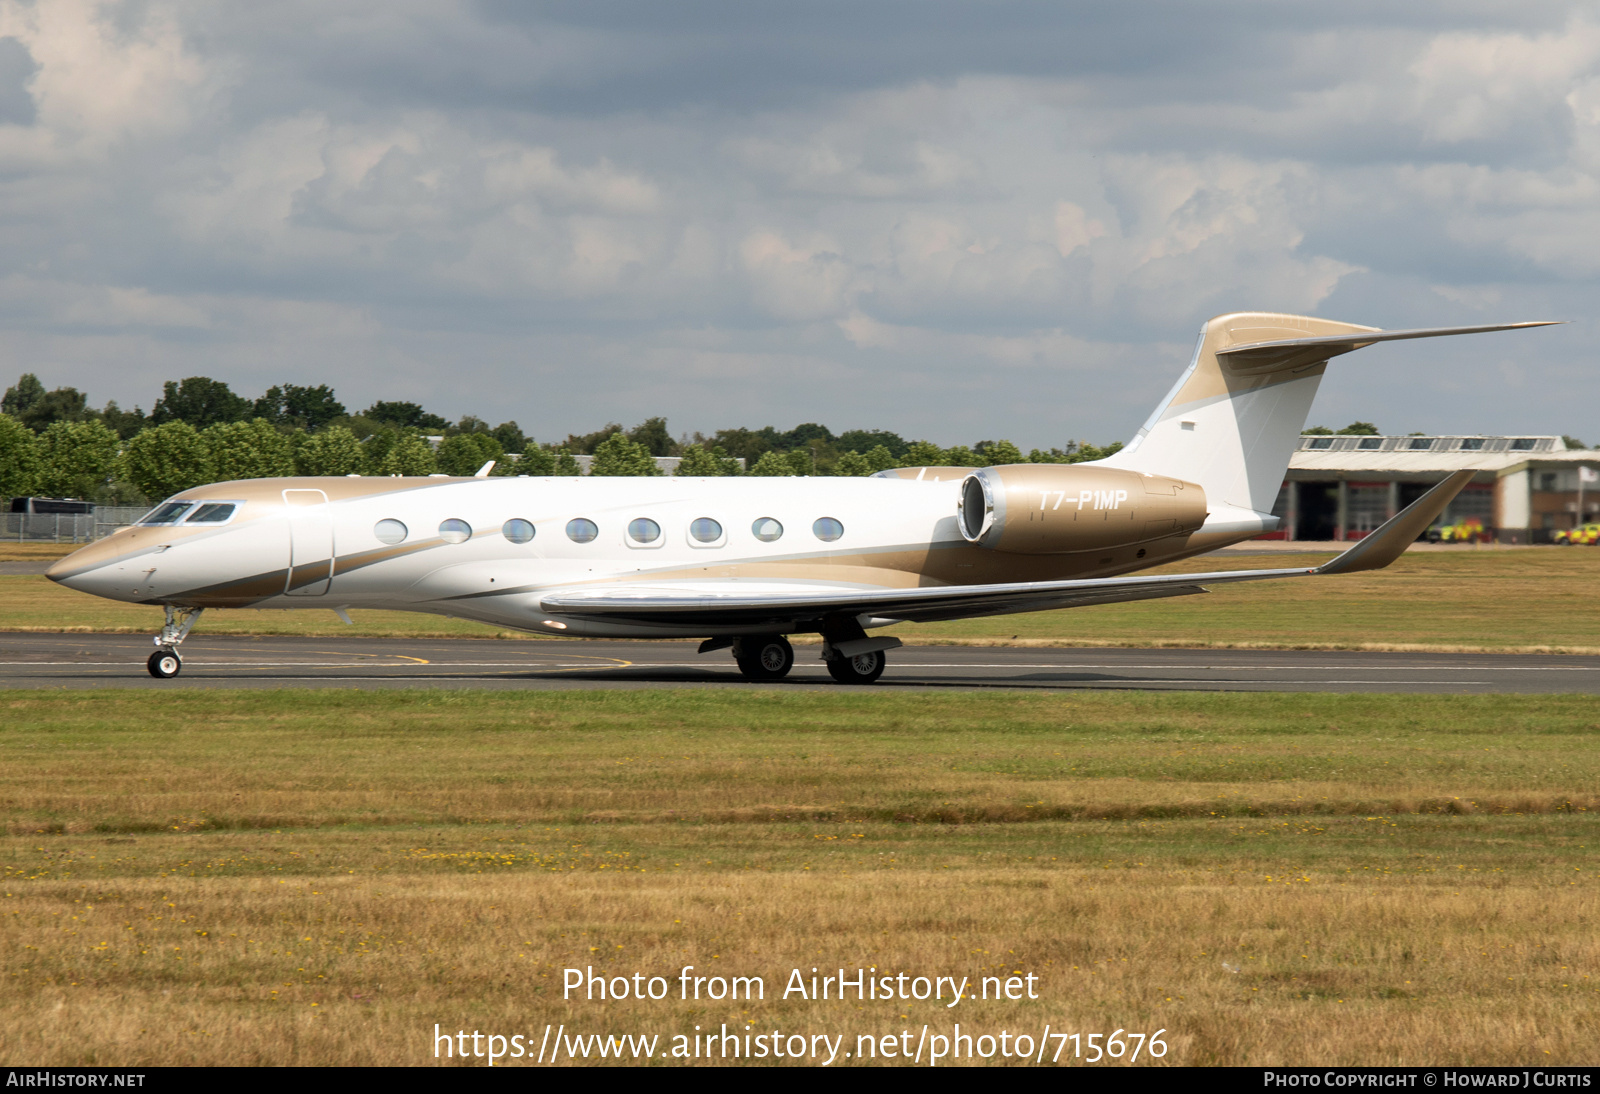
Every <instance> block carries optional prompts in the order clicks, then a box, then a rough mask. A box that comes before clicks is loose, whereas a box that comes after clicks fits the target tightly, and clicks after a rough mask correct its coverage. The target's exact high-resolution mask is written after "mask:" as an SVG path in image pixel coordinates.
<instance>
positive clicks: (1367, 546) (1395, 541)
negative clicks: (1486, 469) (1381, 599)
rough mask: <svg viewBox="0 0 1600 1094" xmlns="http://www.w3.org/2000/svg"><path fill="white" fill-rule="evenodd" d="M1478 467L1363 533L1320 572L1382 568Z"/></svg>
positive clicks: (1453, 496)
mask: <svg viewBox="0 0 1600 1094" xmlns="http://www.w3.org/2000/svg"><path fill="white" fill-rule="evenodd" d="M1476 474H1477V472H1476V471H1457V472H1455V473H1454V474H1453V475H1451V476H1450V477H1449V478H1447V479H1445V480H1444V481H1443V482H1441V483H1440V484H1439V485H1438V486H1435V487H1434V488H1433V489H1432V490H1429V491H1428V492H1427V493H1426V494H1424V495H1422V497H1420V498H1418V499H1417V500H1416V501H1414V502H1412V503H1411V504H1410V505H1408V506H1406V507H1405V508H1404V509H1402V510H1401V511H1400V512H1398V513H1396V514H1395V515H1394V516H1393V517H1391V518H1390V519H1389V520H1387V521H1385V522H1384V523H1383V525H1382V527H1380V528H1379V529H1378V530H1377V531H1375V532H1372V533H1371V534H1370V535H1368V536H1366V537H1364V538H1363V539H1362V540H1361V542H1360V543H1358V544H1356V545H1355V546H1354V547H1352V548H1350V549H1349V550H1348V551H1346V552H1345V553H1344V554H1342V555H1340V556H1339V557H1338V558H1336V559H1334V560H1333V561H1332V562H1329V563H1326V564H1325V565H1322V566H1318V567H1317V569H1316V572H1317V573H1319V574H1353V573H1356V572H1357V571H1360V570H1381V569H1383V568H1384V567H1385V566H1387V565H1389V563H1391V562H1393V561H1394V560H1395V559H1397V558H1399V557H1400V556H1401V555H1402V554H1404V553H1405V549H1406V548H1407V547H1409V546H1411V544H1412V543H1414V542H1416V539H1417V537H1418V536H1420V535H1421V534H1422V533H1423V532H1425V531H1427V529H1428V525H1430V524H1432V523H1433V522H1434V520H1435V519H1436V518H1437V517H1438V516H1439V514H1440V513H1442V512H1444V507H1445V506H1447V505H1449V504H1450V503H1451V502H1452V501H1454V500H1455V497H1456V495H1457V494H1459V493H1461V488H1462V487H1464V486H1466V485H1467V483H1469V482H1471V481H1472V476H1474V475H1476Z"/></svg>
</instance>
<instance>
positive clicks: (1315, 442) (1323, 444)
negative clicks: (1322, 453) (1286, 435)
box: [1307, 437, 1333, 448]
mask: <svg viewBox="0 0 1600 1094" xmlns="http://www.w3.org/2000/svg"><path fill="white" fill-rule="evenodd" d="M1307 447H1308V448H1332V447H1333V438H1332V437H1312V438H1311V443H1310V444H1309V445H1308V446H1307Z"/></svg>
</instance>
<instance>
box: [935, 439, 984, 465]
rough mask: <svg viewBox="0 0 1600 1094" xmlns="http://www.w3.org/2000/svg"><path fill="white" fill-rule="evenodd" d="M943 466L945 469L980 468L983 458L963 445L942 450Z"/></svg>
mask: <svg viewBox="0 0 1600 1094" xmlns="http://www.w3.org/2000/svg"><path fill="white" fill-rule="evenodd" d="M943 466H945V467H982V466H983V457H982V456H979V455H978V454H977V453H976V452H974V451H973V450H972V449H970V448H968V447H967V446H966V445H964V444H958V445H956V446H955V447H954V448H947V449H945V450H944V455H943Z"/></svg>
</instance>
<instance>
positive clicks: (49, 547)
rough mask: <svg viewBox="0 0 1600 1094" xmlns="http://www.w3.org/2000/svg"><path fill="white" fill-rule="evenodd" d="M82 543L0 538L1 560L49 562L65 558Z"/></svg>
mask: <svg viewBox="0 0 1600 1094" xmlns="http://www.w3.org/2000/svg"><path fill="white" fill-rule="evenodd" d="M82 546H83V544H81V543H35V542H31V541H24V542H20V543H19V542H17V541H16V540H11V541H9V542H8V541H6V540H0V562H48V561H51V560H54V559H58V558H65V557H66V556H68V555H70V554H71V553H72V552H73V551H76V550H77V549H78V548H79V547H82Z"/></svg>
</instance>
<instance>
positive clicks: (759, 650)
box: [733, 634, 794, 683]
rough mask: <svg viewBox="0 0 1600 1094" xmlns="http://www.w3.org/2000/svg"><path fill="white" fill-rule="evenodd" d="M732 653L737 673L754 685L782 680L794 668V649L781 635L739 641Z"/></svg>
mask: <svg viewBox="0 0 1600 1094" xmlns="http://www.w3.org/2000/svg"><path fill="white" fill-rule="evenodd" d="M734 651H735V652H734V655H733V659H734V660H735V661H736V662H738V665H739V671H740V672H742V673H744V675H745V679H747V680H750V681H752V682H755V683H767V682H770V681H773V680H782V679H783V678H784V677H785V676H788V675H789V670H790V669H792V668H794V647H793V646H791V645H789V640H788V639H787V638H785V637H784V636H783V635H781V634H773V635H763V636H761V637H759V638H744V639H740V640H739V644H738V645H737V646H735V647H734Z"/></svg>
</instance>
